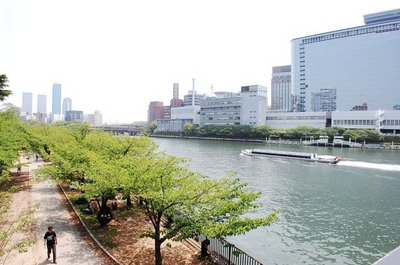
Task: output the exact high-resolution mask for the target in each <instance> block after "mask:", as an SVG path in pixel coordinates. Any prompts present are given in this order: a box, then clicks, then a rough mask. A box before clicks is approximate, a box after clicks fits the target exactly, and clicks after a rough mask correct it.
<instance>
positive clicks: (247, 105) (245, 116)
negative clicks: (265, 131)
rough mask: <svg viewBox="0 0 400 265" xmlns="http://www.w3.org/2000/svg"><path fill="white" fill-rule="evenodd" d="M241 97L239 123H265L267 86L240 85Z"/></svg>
mask: <svg viewBox="0 0 400 265" xmlns="http://www.w3.org/2000/svg"><path fill="white" fill-rule="evenodd" d="M241 97H242V104H241V110H240V125H260V124H265V117H266V112H267V107H268V101H267V88H266V87H264V86H260V85H253V86H242V88H241Z"/></svg>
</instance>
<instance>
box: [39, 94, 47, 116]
mask: <svg viewBox="0 0 400 265" xmlns="http://www.w3.org/2000/svg"><path fill="white" fill-rule="evenodd" d="M37 113H38V114H39V113H42V114H44V113H47V96H46V95H38V96H37Z"/></svg>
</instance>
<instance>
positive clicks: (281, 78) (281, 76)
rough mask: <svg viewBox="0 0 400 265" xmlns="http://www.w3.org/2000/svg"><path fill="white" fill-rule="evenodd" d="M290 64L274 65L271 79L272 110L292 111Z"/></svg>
mask: <svg viewBox="0 0 400 265" xmlns="http://www.w3.org/2000/svg"><path fill="white" fill-rule="evenodd" d="M290 80H291V67H290V65H283V66H275V67H272V79H271V110H272V111H284V112H285V111H292V110H293V102H292V92H291V81H290Z"/></svg>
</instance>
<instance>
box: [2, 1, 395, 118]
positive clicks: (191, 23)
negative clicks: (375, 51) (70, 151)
mask: <svg viewBox="0 0 400 265" xmlns="http://www.w3.org/2000/svg"><path fill="white" fill-rule="evenodd" d="M398 8H400V4H399V3H397V4H396V1H393V0H379V1H377V0H336V1H328V0H325V1H322V0H302V1H298V0H280V1H267V0H241V1H239V0H201V1H200V0H197V1H194V0H168V1H167V0H146V1H139V0H113V1H110V0H109V1H105V0H0V74H6V75H7V76H8V79H9V89H10V90H12V92H13V95H12V96H10V97H9V98H8V99H7V100H6V101H5V102H6V103H12V104H14V105H16V106H19V107H20V106H21V105H22V93H23V92H32V93H33V111H34V112H36V100H37V95H38V94H46V95H47V110H48V112H50V111H51V93H52V85H53V83H55V82H56V83H60V84H62V98H65V97H70V98H72V109H73V110H83V111H84V113H85V114H89V113H94V111H95V110H99V111H100V112H101V113H102V114H103V122H106V123H129V122H134V121H145V120H147V109H148V105H149V102H150V101H162V102H164V105H169V101H170V99H171V98H172V87H173V83H179V92H180V98H183V95H184V94H187V93H188V91H189V90H191V89H192V79H193V78H195V80H196V82H195V88H196V91H197V93H202V94H203V93H205V94H211V86H212V87H213V91H214V92H216V91H232V92H239V91H240V87H241V86H244V85H255V84H258V85H263V86H266V87H268V89H269V88H270V83H271V72H272V67H273V66H279V65H287V64H290V63H291V62H290V57H291V54H290V41H291V40H292V39H294V38H298V37H303V36H307V35H313V34H318V33H322V32H327V31H333V30H338V29H343V28H350V27H355V26H361V25H363V24H364V21H363V15H365V14H370V13H375V12H380V11H385V10H391V9H398Z"/></svg>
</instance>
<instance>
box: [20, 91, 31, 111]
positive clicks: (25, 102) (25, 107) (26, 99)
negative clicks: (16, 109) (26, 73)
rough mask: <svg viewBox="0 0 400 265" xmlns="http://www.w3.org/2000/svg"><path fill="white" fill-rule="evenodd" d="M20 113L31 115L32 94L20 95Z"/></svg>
mask: <svg viewBox="0 0 400 265" xmlns="http://www.w3.org/2000/svg"><path fill="white" fill-rule="evenodd" d="M22 112H25V113H26V115H32V93H27V92H24V93H22Z"/></svg>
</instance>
